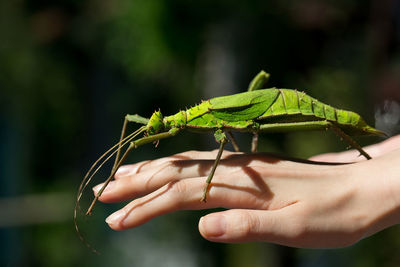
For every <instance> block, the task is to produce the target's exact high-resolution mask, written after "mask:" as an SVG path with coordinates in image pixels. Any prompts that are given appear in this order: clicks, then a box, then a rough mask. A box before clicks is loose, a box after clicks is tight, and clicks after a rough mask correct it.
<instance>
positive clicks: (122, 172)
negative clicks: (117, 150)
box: [115, 166, 129, 176]
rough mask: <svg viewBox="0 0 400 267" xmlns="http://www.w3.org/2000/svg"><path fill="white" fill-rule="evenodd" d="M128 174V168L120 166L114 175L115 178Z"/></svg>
mask: <svg viewBox="0 0 400 267" xmlns="http://www.w3.org/2000/svg"><path fill="white" fill-rule="evenodd" d="M128 173H129V168H128V167H126V166H121V167H119V168H118V170H117V172H116V173H115V175H116V176H124V175H127V174H128Z"/></svg>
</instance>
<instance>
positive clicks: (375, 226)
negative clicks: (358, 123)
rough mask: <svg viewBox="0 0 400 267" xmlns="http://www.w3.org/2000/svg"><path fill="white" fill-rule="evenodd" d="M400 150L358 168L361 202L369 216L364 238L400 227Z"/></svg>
mask: <svg viewBox="0 0 400 267" xmlns="http://www.w3.org/2000/svg"><path fill="white" fill-rule="evenodd" d="M399 162H400V150H398V151H395V152H392V153H388V154H386V155H385V156H382V157H378V158H375V159H372V160H369V161H364V162H361V163H358V164H357V167H356V168H355V171H356V173H357V174H356V175H355V177H356V178H357V183H358V185H359V187H360V195H361V199H363V200H364V201H365V203H364V205H365V207H366V209H365V210H364V211H365V213H366V215H367V216H368V220H367V223H366V231H365V235H364V236H370V235H372V234H374V233H376V232H379V231H381V230H383V229H385V228H388V227H390V226H393V225H396V224H399V223H400V164H399Z"/></svg>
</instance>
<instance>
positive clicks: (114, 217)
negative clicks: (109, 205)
mask: <svg viewBox="0 0 400 267" xmlns="http://www.w3.org/2000/svg"><path fill="white" fill-rule="evenodd" d="M125 217H126V212H125V211H124V210H123V209H122V210H118V211H116V212H114V213H113V214H111V215H110V216H108V217H107V218H106V223H107V224H108V226H110V228H111V229H113V230H117V231H118V230H123V227H122V226H121V221H122V220H124V219H125Z"/></svg>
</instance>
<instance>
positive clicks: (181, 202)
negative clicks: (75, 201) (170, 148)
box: [106, 176, 272, 230]
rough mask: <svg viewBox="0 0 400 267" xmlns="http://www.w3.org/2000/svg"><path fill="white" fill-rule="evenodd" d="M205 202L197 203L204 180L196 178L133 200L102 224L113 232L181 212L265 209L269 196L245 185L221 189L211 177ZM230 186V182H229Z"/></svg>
mask: <svg viewBox="0 0 400 267" xmlns="http://www.w3.org/2000/svg"><path fill="white" fill-rule="evenodd" d="M214 179H215V183H213V185H212V186H211V188H210V191H209V193H208V198H207V202H206V203H204V202H200V199H201V197H202V193H203V189H204V186H205V180H206V177H198V178H191V179H185V180H180V181H175V182H171V183H168V184H167V185H165V186H163V187H162V188H160V189H159V190H157V191H155V192H153V193H151V194H149V195H146V196H145V197H142V198H139V199H136V200H134V201H132V202H131V203H129V204H128V205H126V206H125V207H124V208H123V209H121V210H119V211H117V212H115V213H114V214H112V215H110V216H109V217H108V218H107V219H106V222H107V223H108V224H109V225H110V227H111V228H113V229H115V230H123V229H127V228H132V227H136V226H138V225H141V224H143V223H145V222H147V221H149V220H150V219H152V218H154V217H157V216H160V215H163V214H166V213H170V212H173V211H176V210H185V209H191V210H193V209H206V208H215V207H225V208H231V207H239V208H265V207H266V206H267V205H268V203H269V202H270V201H271V198H272V196H271V194H270V193H269V192H267V193H266V192H260V190H259V189H255V188H251V187H249V186H245V185H240V184H236V185H229V186H228V185H225V184H224V183H223V182H222V181H221V180H222V178H221V177H218V176H216V177H214ZM230 182H232V181H230Z"/></svg>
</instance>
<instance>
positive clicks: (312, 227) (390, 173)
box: [94, 135, 400, 248]
mask: <svg viewBox="0 0 400 267" xmlns="http://www.w3.org/2000/svg"><path fill="white" fill-rule="evenodd" d="M365 150H366V151H367V153H369V154H370V155H371V156H372V157H373V159H372V160H369V161H366V160H363V158H362V157H358V155H359V154H358V152H355V151H347V152H342V153H334V154H323V155H319V156H315V157H313V158H311V160H313V161H319V162H324V161H325V162H355V161H356V162H355V163H352V164H340V165H326V164H321V163H319V164H316V163H315V162H299V161H296V160H287V159H284V158H281V157H276V156H272V155H270V154H264V153H258V154H243V153H233V152H229V151H224V154H223V159H222V160H221V162H220V165H219V166H218V168H217V170H216V173H215V176H214V179H213V182H212V184H211V189H210V191H209V195H208V200H207V203H203V202H200V199H201V195H202V190H203V187H204V182H205V180H206V178H207V174H208V172H209V170H210V168H211V166H212V163H213V161H214V159H215V155H216V153H217V151H211V152H199V151H188V152H185V153H181V154H176V155H173V156H170V157H166V158H161V159H157V160H152V161H144V162H140V163H137V164H132V165H125V166H122V167H121V168H120V169H119V171H118V172H117V174H116V175H115V180H114V181H113V182H112V183H110V185H109V186H108V187H107V188H106V190H105V191H104V193H103V194H102V196H101V197H100V201H102V202H119V201H125V200H130V199H134V200H133V201H131V202H130V203H129V204H127V205H126V206H125V207H124V208H122V209H121V210H119V211H117V212H115V213H113V214H112V215H110V216H109V217H108V218H107V219H106V222H107V223H108V224H109V226H110V227H111V228H112V229H115V230H125V229H128V228H133V227H137V226H139V225H141V224H144V223H146V222H147V221H149V220H151V219H152V218H155V217H157V216H161V215H163V214H166V213H170V212H173V211H177V210H193V209H196V210H197V209H208V208H215V207H224V208H227V210H226V211H222V212H216V213H211V214H208V215H206V216H204V217H202V218H201V219H200V221H199V231H200V233H201V235H202V236H203V237H204V238H206V239H208V240H210V241H214V242H226V243H231V242H250V241H265V242H273V243H277V244H282V245H287V246H293V247H304V248H338V247H345V246H349V245H351V244H354V243H356V242H357V241H359V240H360V239H362V238H365V237H368V236H370V235H372V234H374V233H376V232H378V231H381V230H383V229H385V228H387V227H390V226H392V225H395V224H398V223H399V222H400V164H399V162H400V135H399V136H396V137H392V138H390V139H387V140H386V141H383V142H381V143H378V144H375V145H372V146H369V147H366V148H365ZM100 187H101V185H98V186H96V187H94V192H95V193H96V192H97V191H98V190H99V188H100Z"/></svg>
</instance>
